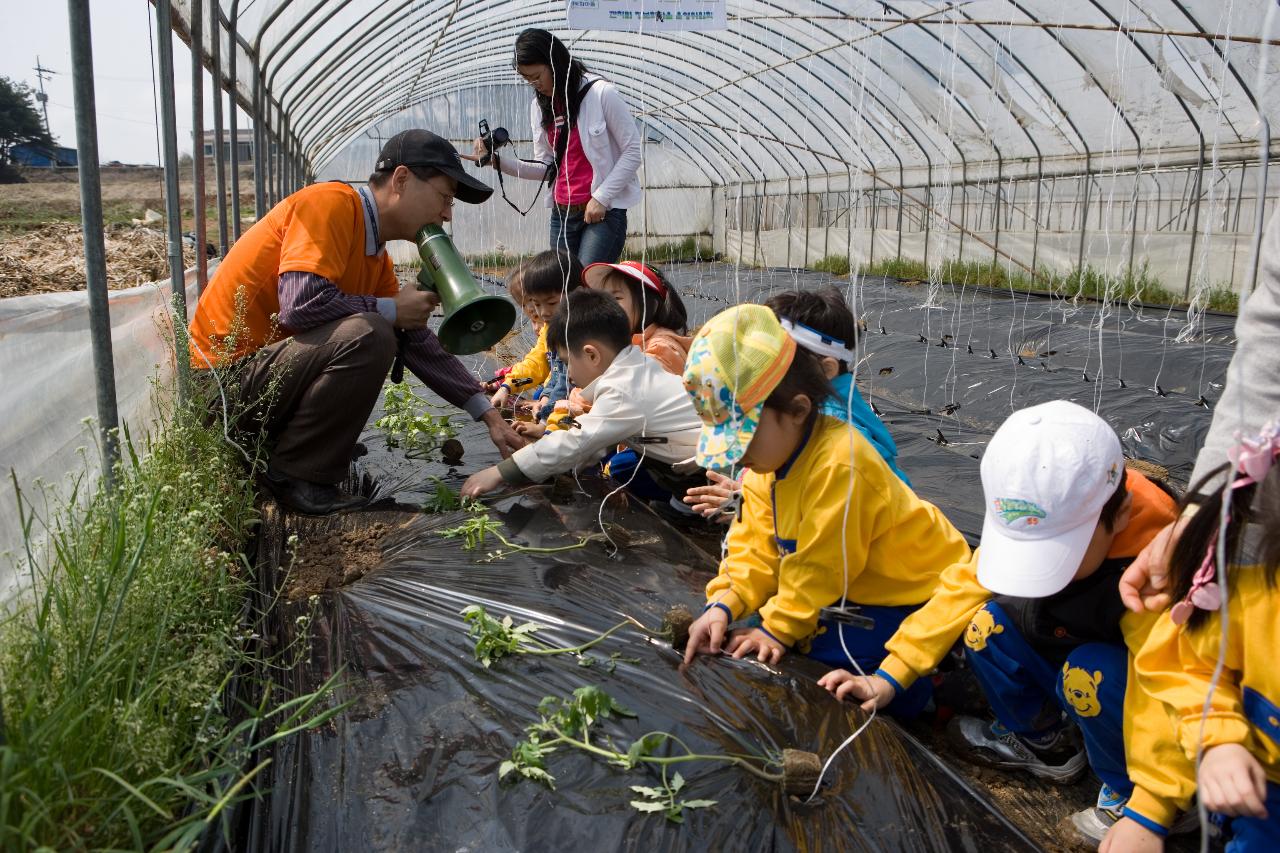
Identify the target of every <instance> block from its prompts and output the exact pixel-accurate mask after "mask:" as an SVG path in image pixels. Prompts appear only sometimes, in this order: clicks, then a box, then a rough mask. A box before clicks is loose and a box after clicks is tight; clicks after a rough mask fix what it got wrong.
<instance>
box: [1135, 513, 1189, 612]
mask: <svg viewBox="0 0 1280 853" xmlns="http://www.w3.org/2000/svg"><path fill="white" fill-rule="evenodd" d="M1190 521H1191V517H1190V516H1187V517H1185V518H1179V519H1178V520H1177V521H1175V522H1173V523H1172V524H1168V525H1166V526H1165V527H1164V529H1163V530H1161V531H1160V532H1159V533H1157V534H1156V535H1155V537H1154V538H1153V539H1152V540H1151V541H1150V542H1148V543H1147V547H1145V548H1143V549H1142V551H1141V552H1139V554H1138V556H1137V557H1135V558H1134V560H1133V562H1132V563H1130V564H1129V567H1128V568H1127V569H1125V570H1124V574H1122V575H1121V576H1120V600H1121V601H1123V602H1124V606H1125V607H1128V608H1129V609H1130V610H1132V611H1133V612H1134V613H1141V612H1142V611H1143V609H1146V610H1150V611H1152V612H1154V613H1159V612H1160V611H1162V610H1164V609H1165V608H1167V607H1168V606H1169V605H1170V604H1171V603H1172V600H1171V597H1170V595H1169V593H1168V591H1167V588H1168V586H1169V558H1170V557H1172V556H1173V546H1174V545H1176V544H1178V537H1180V536H1181V535H1182V531H1183V529H1184V528H1185V527H1186V526H1187V524H1188V522H1190Z"/></svg>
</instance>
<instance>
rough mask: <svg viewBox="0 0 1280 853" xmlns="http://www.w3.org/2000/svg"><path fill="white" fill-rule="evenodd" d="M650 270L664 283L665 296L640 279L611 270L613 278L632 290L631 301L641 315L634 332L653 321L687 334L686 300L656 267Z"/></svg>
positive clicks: (687, 315)
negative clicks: (645, 284) (660, 295)
mask: <svg viewBox="0 0 1280 853" xmlns="http://www.w3.org/2000/svg"><path fill="white" fill-rule="evenodd" d="M649 271H650V272H651V273H653V275H654V277H655V278H657V279H658V281H659V282H660V283H661V284H662V288H663V290H664V291H665V292H666V294H667V295H666V296H665V297H659V296H658V294H657V293H655V292H654V290H653V288H650V287H645V286H644V285H643V284H641V283H640V280H639V279H636V278H633V277H632V276H629V275H624V274H622V273H620V272H615V271H610V273H609V275H610V276H612V277H613V278H615V279H620V280H622V281H625V282H626V283H627V289H628V290H630V291H631V302H632V304H634V305H635V306H636V308H637V309H638V311H639V316H638V317H636V328H634V329H632V330H631V331H632V333H639V332H643V331H644V329H643V328H640V327H641V326H647V325H649V324H650V323H653V324H656V325H658V326H661V327H662V328H664V329H670V330H671V331H673V332H675V333H677V334H680V335H683V334H685V333H686V331H687V330H688V327H689V313H688V312H687V311H686V310H685V307H684V301H683V300H681V299H680V294H679V293H676V290H675V288H674V287H672V286H671V282H670V280H668V279H667V278H666V276H664V275H663V274H662V273H661V272H659V271H658V270H657V268H656V267H649Z"/></svg>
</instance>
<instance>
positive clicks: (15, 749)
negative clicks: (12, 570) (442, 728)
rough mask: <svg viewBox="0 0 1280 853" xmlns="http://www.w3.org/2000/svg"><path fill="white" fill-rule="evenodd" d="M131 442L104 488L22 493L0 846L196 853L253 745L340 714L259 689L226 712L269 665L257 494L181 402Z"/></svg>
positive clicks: (0, 764)
mask: <svg viewBox="0 0 1280 853" xmlns="http://www.w3.org/2000/svg"><path fill="white" fill-rule="evenodd" d="M195 397H196V395H194V394H190V395H189V397H188V398H189V399H194V398H195ZM124 449H125V453H124V458H123V460H122V461H121V463H120V464H119V466H118V467H117V470H116V472H115V488H114V490H113V491H108V490H107V488H106V486H105V485H102V484H99V485H97V486H96V487H94V488H92V489H88V490H87V491H88V492H89V494H87V495H83V494H78V492H83V491H86V487H85V485H84V483H85V480H84V479H83V478H81V479H80V480H79V481H77V483H76V484H75V485H73V486H71V487H70V488H69V491H68V492H67V493H65V494H62V493H59V492H58V491H57V490H50V489H46V490H45V491H44V492H43V494H40V495H38V496H35V495H28V494H23V493H21V492H19V505H20V508H21V512H22V520H23V526H24V530H25V531H26V535H27V540H28V547H27V559H26V561H25V566H24V571H25V573H26V579H27V581H28V586H29V589H28V590H27V592H26V594H25V595H24V596H23V597H22V598H21V600H20V601H19V602H18V603H17V605H16V606H15V607H14V609H13V610H12V611H11V613H10V614H8V615H7V617H6V618H5V619H4V621H3V622H2V623H0V700H2V707H3V723H2V724H0V725H2V726H3V729H2V732H0V734H2V735H3V737H2V739H0V848H3V849H14V848H34V847H40V846H48V847H52V848H57V849H62V848H68V849H104V848H107V849H123V848H127V849H144V848H153V847H161V848H166V849H167V848H174V847H179V848H185V847H189V846H191V845H192V844H193V843H194V842H195V840H196V839H197V838H198V837H199V836H200V834H201V833H202V832H203V831H204V830H205V828H206V827H207V826H208V825H209V824H211V823H213V822H214V821H216V820H217V819H218V818H219V817H220V816H225V814H226V807H227V805H228V804H230V803H231V802H233V801H236V800H237V799H239V798H243V797H245V796H247V795H248V792H249V791H250V790H251V788H250V786H249V785H248V784H247V783H248V782H249V781H250V778H251V777H252V776H253V775H254V774H255V773H256V772H258V771H260V770H261V768H262V766H264V765H263V764H261V763H259V764H258V765H257V766H256V767H253V768H249V767H247V764H248V762H250V760H251V759H252V760H254V761H256V760H257V759H256V758H255V756H256V754H257V751H258V750H260V749H262V748H263V747H265V746H266V745H267V744H269V743H270V742H273V741H274V740H275V739H277V738H279V737H284V736H287V735H288V733H289V732H290V731H292V730H295V729H296V728H298V727H301V726H305V725H309V724H314V723H316V722H319V721H322V720H323V719H325V718H327V716H328V715H330V714H332V713H334V712H335V710H336V709H329V710H327V711H318V706H317V702H318V701H319V700H320V698H321V694H319V693H317V694H311V695H308V696H302V697H297V698H294V699H292V700H290V701H288V702H285V703H284V704H282V705H279V706H272V705H271V704H270V703H271V702H272V701H274V698H275V697H273V696H271V689H270V685H268V684H265V683H262V684H259V685H258V687H259V688H260V690H259V691H258V692H259V695H261V696H262V697H263V698H262V700H261V701H260V702H258V703H257V704H256V705H255V706H254V707H247V708H243V709H240V710H238V711H236V712H235V713H234V714H232V713H231V712H230V710H229V709H228V708H227V707H225V703H224V697H225V695H226V694H227V686H228V684H229V682H230V681H231V673H232V672H233V670H235V669H236V668H240V669H241V670H242V671H246V672H247V671H251V670H253V669H255V668H256V669H257V670H259V671H264V670H265V667H263V666H261V663H262V661H261V658H260V655H261V652H259V651H258V649H257V645H256V643H255V639H256V638H255V637H254V634H255V628H254V627H253V626H252V624H250V623H249V622H246V620H245V619H244V618H243V617H244V614H245V613H246V611H247V607H246V603H247V594H248V592H249V582H250V581H249V576H250V566H249V565H248V564H247V562H246V560H245V558H244V557H243V556H242V555H243V550H244V549H243V546H244V544H245V543H246V541H247V540H248V538H249V537H250V535H251V534H252V531H253V529H254V526H255V524H256V523H257V515H256V512H255V510H254V490H253V485H252V481H251V475H250V473H249V472H248V469H247V466H246V465H245V463H244V460H243V459H241V458H240V457H239V455H238V451H236V450H235V449H234V448H233V447H231V446H230V445H229V444H228V443H227V442H226V441H225V440H224V438H223V435H222V430H221V424H216V425H214V426H209V425H207V424H206V422H205V417H204V413H203V409H202V407H201V406H199V405H197V404H194V403H193V404H190V405H186V406H177V405H175V406H172V407H170V409H169V411H168V413H167V414H166V416H165V418H164V425H163V429H162V430H161V431H160V432H159V433H158V435H156V437H154V438H151V439H148V440H146V441H144V442H142V443H141V445H140V446H138V445H136V444H135V443H134V442H132V441H131V440H129V438H128V437H127V436H126V437H125V441H124ZM15 488H16V480H15ZM42 533H44V534H47V548H43V549H37V547H36V541H37V540H38V539H40V538H42V537H41V534H42ZM255 663H256V664H259V665H258V666H257V667H255V666H254V664H255ZM322 692H323V691H322Z"/></svg>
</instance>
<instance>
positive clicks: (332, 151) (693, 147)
mask: <svg viewBox="0 0 1280 853" xmlns="http://www.w3.org/2000/svg"><path fill="white" fill-rule="evenodd" d="M497 73H499V72H493V74H494V75H496V74H497ZM495 84H497V80H496V77H495V79H494V80H492V81H491V80H486V79H483V78H482V79H478V80H471V81H468V82H466V83H464V84H462V85H461V86H458V87H456V88H451V89H447V90H444V91H442V92H439V93H437V95H436V96H444V95H448V94H452V93H453V92H454V91H463V90H466V89H469V88H480V87H482V86H492V85H495ZM433 97H434V96H433ZM662 129H663V130H664V131H665V132H667V134H668V135H669V136H671V137H672V138H674V139H679V140H681V142H682V143H685V146H687V147H685V146H682V150H683V151H685V152H686V153H687V154H689V156H690V159H691V160H692V161H693V162H694V163H695V164H697V165H698V166H699V168H701V169H702V170H703V174H706V172H707V166H708V165H709V162H710V161H709V159H708V158H707V157H706V155H705V153H704V152H703V151H702V148H703V147H706V148H711V149H713V150H716V151H718V152H721V153H722V156H721V159H722V160H723V161H724V163H725V165H726V166H729V165H730V164H731V163H732V158H731V157H730V156H729V152H728V151H727V149H724V147H723V146H722V145H721V143H720V141H719V140H718V139H716V137H715V136H714V135H711V134H707V133H704V132H699V131H695V135H696V136H697V137H698V139H699V141H698V142H694V141H691V140H689V139H688V136H687V134H686V133H685V132H683V131H682V129H680V128H678V127H677V126H675V125H667V124H666V123H665V122H664V123H663V126H662ZM353 138H354V136H347V135H346V134H345V133H344V134H343V138H342V139H341V140H337V141H334V142H332V143H330V145H329V148H328V149H327V150H324V151H322V152H319V153H317V155H316V159H317V161H319V160H320V159H321V157H323V158H324V160H323V162H325V163H327V162H328V161H329V160H330V159H332V157H334V156H336V154H337V152H338V151H340V150H341V149H342V147H344V146H345V145H346V144H349V141H350V140H351V139H353ZM778 165H779V167H780V168H783V165H782V163H781V162H779V164H778ZM723 174H724V173H723V171H721V170H719V169H717V170H716V177H723ZM710 177H711V176H710V175H708V178H710Z"/></svg>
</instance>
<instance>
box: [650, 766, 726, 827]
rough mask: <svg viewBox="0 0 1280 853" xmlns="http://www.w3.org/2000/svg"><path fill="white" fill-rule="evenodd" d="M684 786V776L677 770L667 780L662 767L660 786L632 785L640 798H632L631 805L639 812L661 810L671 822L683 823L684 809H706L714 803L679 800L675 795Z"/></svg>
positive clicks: (712, 801)
mask: <svg viewBox="0 0 1280 853" xmlns="http://www.w3.org/2000/svg"><path fill="white" fill-rule="evenodd" d="M683 787H684V777H683V776H681V775H680V773H679V772H677V773H676V774H675V776H673V777H672V778H671V781H669V782H668V781H667V768H665V767H663V768H662V787H661V788H647V787H645V786H644V785H632V786H631V790H632V791H635V792H636V793H637V794H639V795H640V796H641V798H642V799H639V800H632V801H631V807H632V808H633V809H635V810H636V811H640V812H662V816H663V817H665V818H666V819H667V820H669V821H671V822H672V823H684V810H685V809H706V808H710V807H711V806H714V805H715V804H716V801H715V800H680V799H676V797H677V796H678V795H679V793H680V789H681V788H683Z"/></svg>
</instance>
